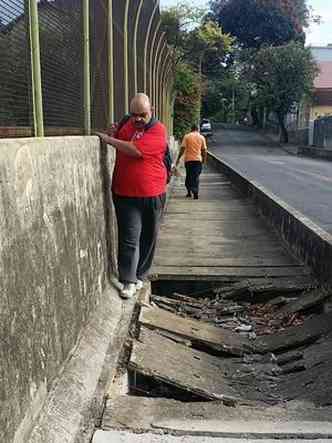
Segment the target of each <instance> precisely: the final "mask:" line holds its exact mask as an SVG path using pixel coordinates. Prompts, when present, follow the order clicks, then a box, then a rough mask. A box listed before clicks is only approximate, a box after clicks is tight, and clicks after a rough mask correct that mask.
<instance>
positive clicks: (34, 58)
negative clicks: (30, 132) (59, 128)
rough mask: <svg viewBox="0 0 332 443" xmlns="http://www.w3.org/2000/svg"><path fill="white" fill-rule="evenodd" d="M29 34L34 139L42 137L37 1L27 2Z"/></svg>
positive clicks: (42, 119)
mask: <svg viewBox="0 0 332 443" xmlns="http://www.w3.org/2000/svg"><path fill="white" fill-rule="evenodd" d="M28 5H29V8H28V11H29V32H30V47H31V79H32V100H33V120H34V134H35V136H36V137H43V136H44V118H43V94H42V81H41V65H40V43H39V21H38V6H37V0H28Z"/></svg>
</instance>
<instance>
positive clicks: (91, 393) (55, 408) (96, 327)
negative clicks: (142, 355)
mask: <svg viewBox="0 0 332 443" xmlns="http://www.w3.org/2000/svg"><path fill="white" fill-rule="evenodd" d="M135 305H136V300H135V299H133V300H126V301H123V300H121V299H120V297H119V295H118V292H117V290H115V289H113V288H112V287H107V288H106V290H105V291H104V292H103V295H102V298H101V300H100V301H99V304H98V306H97V308H96V311H95V312H94V313H93V315H92V317H91V319H90V321H89V322H88V324H87V325H86V327H85V328H84V330H83V331H82V333H81V336H80V339H79V342H78V345H77V347H76V349H75V351H74V353H73V355H72V357H71V358H70V360H69V361H68V362H67V364H66V366H65V367H64V369H63V372H62V373H61V375H60V376H59V378H58V379H57V380H56V383H55V384H54V385H53V387H52V389H51V391H50V392H49V394H48V397H47V400H46V402H45V404H44V406H43V408H42V410H41V413H40V415H39V417H38V419H37V421H36V423H35V424H34V427H33V429H32V432H31V434H30V437H29V440H28V442H25V443H46V442H47V443H88V442H90V441H91V439H92V436H93V432H94V431H95V428H96V418H97V419H98V418H101V415H102V412H103V409H104V401H105V393H106V392H107V390H108V388H109V386H110V384H111V383H112V380H113V378H114V376H115V374H116V370H117V367H118V362H119V358H120V356H121V352H122V349H123V346H124V344H125V342H126V339H127V336H128V331H129V327H130V324H131V320H132V315H133V312H134V308H135Z"/></svg>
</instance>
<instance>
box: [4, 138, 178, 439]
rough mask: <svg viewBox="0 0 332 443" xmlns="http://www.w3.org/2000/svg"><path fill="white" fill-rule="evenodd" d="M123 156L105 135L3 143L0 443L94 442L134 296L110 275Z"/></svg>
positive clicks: (112, 270) (114, 245)
mask: <svg viewBox="0 0 332 443" xmlns="http://www.w3.org/2000/svg"><path fill="white" fill-rule="evenodd" d="M170 148H171V151H172V154H173V157H174V158H176V155H177V144H176V142H175V141H174V139H173V138H171V140H170ZM114 159H115V155H114V150H113V149H112V148H107V147H106V146H100V142H99V139H98V138H97V137H57V138H44V139H33V138H30V139H19V140H0V272H1V280H0V328H1V329H0V339H1V340H0V392H1V395H0V442H1V443H11V442H14V443H27V442H28V441H29V442H30V443H51V442H52V443H58V442H59V443H73V442H74V441H75V442H76V441H79V442H80V443H83V442H84V443H85V442H89V441H90V440H91V437H92V431H93V428H94V424H95V421H94V420H95V419H96V417H98V413H99V412H100V409H101V408H102V405H103V398H104V394H105V389H106V388H107V384H108V383H109V380H111V378H112V376H113V375H114V374H115V370H116V367H117V359H118V357H119V353H120V352H121V349H122V346H123V343H124V341H125V340H126V337H127V332H128V327H129V324H130V319H131V315H132V311H133V309H134V305H135V303H134V301H133V302H132V303H128V302H127V303H125V304H124V305H123V303H122V301H121V299H120V298H119V297H118V295H117V293H116V291H114V290H112V288H111V287H110V286H109V285H108V281H107V276H108V275H109V272H114V271H115V270H116V265H115V263H116V260H115V255H116V241H115V239H116V222H115V217H114V213H113V206H112V204H111V193H110V189H111V174H112V171H113V166H114ZM169 189H171V186H170V187H169ZM40 413H41V414H40ZM32 428H33V431H32V433H31V430H32Z"/></svg>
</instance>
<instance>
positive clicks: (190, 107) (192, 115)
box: [174, 63, 200, 139]
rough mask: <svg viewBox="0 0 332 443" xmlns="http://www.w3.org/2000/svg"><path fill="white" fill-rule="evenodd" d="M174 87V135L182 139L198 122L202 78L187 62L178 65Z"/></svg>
mask: <svg viewBox="0 0 332 443" xmlns="http://www.w3.org/2000/svg"><path fill="white" fill-rule="evenodd" d="M174 88H175V91H176V99H175V104H174V135H175V136H176V137H177V138H179V139H181V138H182V137H183V136H184V134H185V133H186V132H188V131H189V130H190V128H191V125H192V124H193V123H197V120H198V116H199V109H200V78H199V76H198V75H197V74H196V73H195V72H194V70H193V69H192V67H190V66H189V65H187V64H185V63H181V64H178V65H177V69H176V74H175V84H174Z"/></svg>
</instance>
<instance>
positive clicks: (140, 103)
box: [130, 93, 152, 129]
mask: <svg viewBox="0 0 332 443" xmlns="http://www.w3.org/2000/svg"><path fill="white" fill-rule="evenodd" d="M130 113H131V118H132V121H133V123H134V125H135V127H136V128H137V129H143V128H144V126H145V125H146V124H147V123H148V122H149V121H150V120H151V117H152V107H151V102H150V99H149V97H148V96H147V95H146V94H143V93H139V94H136V95H135V96H134V97H133V98H132V100H131V102H130Z"/></svg>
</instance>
